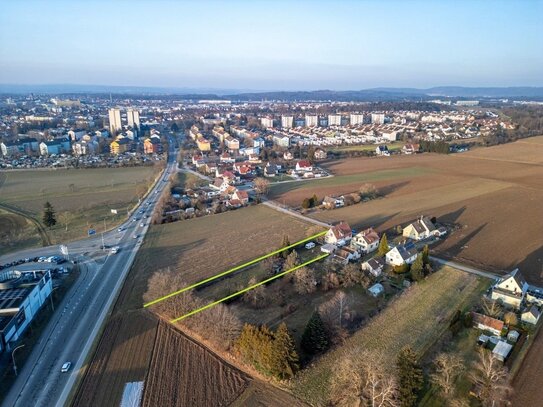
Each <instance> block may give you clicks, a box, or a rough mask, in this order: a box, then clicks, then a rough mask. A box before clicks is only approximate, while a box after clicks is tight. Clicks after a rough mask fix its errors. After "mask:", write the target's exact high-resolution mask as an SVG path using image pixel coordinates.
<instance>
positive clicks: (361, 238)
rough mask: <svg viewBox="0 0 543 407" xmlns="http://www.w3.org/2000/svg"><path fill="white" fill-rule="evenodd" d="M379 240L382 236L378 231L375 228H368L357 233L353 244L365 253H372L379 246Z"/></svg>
mask: <svg viewBox="0 0 543 407" xmlns="http://www.w3.org/2000/svg"><path fill="white" fill-rule="evenodd" d="M379 240H380V238H379V235H378V234H377V232H376V231H375V230H373V228H368V229H366V230H363V231H362V232H360V233H357V234H356V235H355V236H354V237H353V240H352V241H351V245H352V246H354V247H355V248H356V249H357V250H360V251H363V252H364V253H371V252H373V251H375V250H377V248H378V247H379Z"/></svg>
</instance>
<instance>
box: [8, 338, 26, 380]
mask: <svg viewBox="0 0 543 407" xmlns="http://www.w3.org/2000/svg"><path fill="white" fill-rule="evenodd" d="M23 346H24V344H23V345H19V346H17V347H16V348H15V349H13V352H11V360H12V361H13V371H14V372H15V376H17V365H16V364H15V351H16V350H17V349H19V348H22V347H23Z"/></svg>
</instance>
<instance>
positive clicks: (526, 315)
mask: <svg viewBox="0 0 543 407" xmlns="http://www.w3.org/2000/svg"><path fill="white" fill-rule="evenodd" d="M540 316H541V312H540V311H539V310H538V309H537V307H536V306H535V305H532V306H531V307H530V308H529V309H527V310H526V311H524V312H523V313H522V314H521V316H520V320H521V321H522V322H525V323H527V324H532V325H535V324H537V321H539V317H540Z"/></svg>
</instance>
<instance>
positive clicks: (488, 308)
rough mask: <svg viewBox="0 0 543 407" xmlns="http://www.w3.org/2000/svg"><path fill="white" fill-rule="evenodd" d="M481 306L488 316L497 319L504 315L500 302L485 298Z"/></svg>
mask: <svg viewBox="0 0 543 407" xmlns="http://www.w3.org/2000/svg"><path fill="white" fill-rule="evenodd" d="M481 306H482V307H483V311H484V313H485V314H486V315H488V316H490V317H492V318H497V317H499V316H500V314H501V313H502V306H501V304H500V303H499V302H498V301H494V300H491V299H490V298H486V297H483V300H482V301H481Z"/></svg>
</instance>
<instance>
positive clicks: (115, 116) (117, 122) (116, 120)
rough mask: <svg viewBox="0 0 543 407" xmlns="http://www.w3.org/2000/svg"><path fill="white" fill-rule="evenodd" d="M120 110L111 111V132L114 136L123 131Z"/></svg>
mask: <svg viewBox="0 0 543 407" xmlns="http://www.w3.org/2000/svg"><path fill="white" fill-rule="evenodd" d="M122 128H123V127H122V125H121V111H120V109H109V132H110V133H111V134H112V135H115V133H117V132H119V131H121V130H122Z"/></svg>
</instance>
